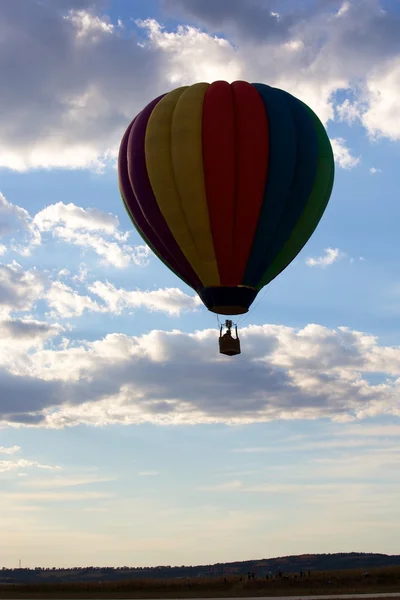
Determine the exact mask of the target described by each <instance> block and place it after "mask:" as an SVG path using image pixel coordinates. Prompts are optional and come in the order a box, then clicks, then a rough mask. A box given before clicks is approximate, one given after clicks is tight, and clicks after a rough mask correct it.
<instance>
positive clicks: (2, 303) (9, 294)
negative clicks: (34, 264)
mask: <svg viewBox="0 0 400 600" xmlns="http://www.w3.org/2000/svg"><path fill="white" fill-rule="evenodd" d="M43 290H44V279H43V276H42V275H41V274H40V273H39V272H38V271H37V270H36V269H29V270H24V269H23V267H22V266H21V265H20V264H19V263H17V262H15V261H13V262H12V263H10V264H8V265H5V264H2V263H0V315H1V314H2V313H3V314H5V313H6V314H9V313H10V311H27V310H30V309H31V308H32V307H33V306H34V304H35V303H36V302H37V300H38V299H39V298H40V297H41V296H42V294H43Z"/></svg>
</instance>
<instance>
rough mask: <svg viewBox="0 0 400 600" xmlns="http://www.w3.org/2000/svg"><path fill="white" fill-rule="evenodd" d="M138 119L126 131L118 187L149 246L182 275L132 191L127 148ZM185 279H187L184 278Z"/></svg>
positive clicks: (121, 150) (119, 163) (120, 153)
mask: <svg viewBox="0 0 400 600" xmlns="http://www.w3.org/2000/svg"><path fill="white" fill-rule="evenodd" d="M136 119H137V117H135V119H134V120H133V121H132V122H131V123H130V125H129V127H128V128H127V130H126V131H125V134H124V137H123V138H122V141H121V145H120V149H119V155H118V185H119V189H120V192H121V195H122V197H123V199H124V202H125V206H126V209H127V211H128V213H129V214H130V217H131V219H132V221H133V222H134V223H135V225H136V227H137V228H138V230H139V231H140V232H141V233H142V234H143V237H144V238H145V241H146V242H147V243H148V245H149V246H152V247H153V249H154V251H155V253H156V254H158V255H159V257H162V258H163V260H165V262H166V263H168V264H169V265H170V266H171V267H172V268H173V269H174V270H175V271H177V272H178V273H180V270H179V265H178V264H176V261H175V260H174V258H173V257H172V256H171V255H170V253H169V252H168V249H167V248H166V247H165V246H164V245H163V243H162V241H161V240H160V239H159V237H158V236H157V235H155V233H154V231H153V229H152V228H151V226H150V224H149V223H148V221H147V219H146V218H145V217H144V215H143V213H142V210H141V208H140V206H139V203H138V201H137V199H136V197H135V194H134V192H133V190H132V186H131V183H130V181H129V175H128V161H127V156H126V153H127V148H128V138H129V134H130V132H131V130H132V127H133V125H134V123H135V121H136ZM184 279H186V278H185V277H184ZM187 283H188V285H192V284H191V281H187Z"/></svg>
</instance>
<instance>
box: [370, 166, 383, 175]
mask: <svg viewBox="0 0 400 600" xmlns="http://www.w3.org/2000/svg"><path fill="white" fill-rule="evenodd" d="M369 172H370V173H371V175H376V173H382V169H377V168H376V167H371V168H370V170H369Z"/></svg>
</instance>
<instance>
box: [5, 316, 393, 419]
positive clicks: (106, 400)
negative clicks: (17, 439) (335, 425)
mask: <svg viewBox="0 0 400 600" xmlns="http://www.w3.org/2000/svg"><path fill="white" fill-rule="evenodd" d="M241 338H242V345H243V354H242V355H241V356H240V357H238V358H237V359H235V364H234V365H232V359H227V358H226V357H223V356H221V355H220V354H218V351H217V333H216V332H215V331H213V330H206V331H199V332H196V333H192V334H185V333H182V332H179V331H171V332H163V331H152V332H151V333H149V334H146V335H142V336H137V337H129V336H126V335H122V334H110V335H107V336H106V337H105V338H104V339H102V340H97V341H93V342H81V343H77V342H75V343H73V344H68V343H67V342H66V341H65V342H63V343H62V344H60V345H59V346H58V347H56V346H54V345H53V347H49V348H47V349H45V348H44V346H43V347H40V348H36V349H35V351H34V352H31V353H30V354H29V355H28V356H27V355H26V353H25V354H24V360H19V361H17V360H13V363H12V364H13V372H12V376H10V375H7V365H8V364H9V361H10V360H11V359H12V357H11V356H10V354H12V352H9V353H8V355H5V356H4V357H2V362H3V364H4V367H5V369H6V370H5V371H4V374H3V375H1V371H0V385H2V386H3V389H5V390H8V392H7V391H6V393H5V394H3V395H2V398H1V400H0V414H2V415H3V420H4V421H6V422H8V423H10V424H12V423H15V424H17V425H18V426H21V425H23V424H26V425H28V426H29V425H31V426H32V425H34V426H46V427H64V426H68V425H69V426H72V425H76V424H78V423H90V424H92V425H105V424H107V423H120V424H128V423H144V422H150V423H158V424H184V423H231V424H234V423H243V424H244V423H253V422H264V421H270V420H274V419H317V418H331V419H333V420H335V421H341V422H346V421H352V420H356V419H364V418H366V417H368V416H374V415H385V414H386V415H400V407H399V405H398V400H397V397H398V390H399V381H398V380H397V374H398V372H399V369H400V352H399V349H398V348H395V347H389V346H380V345H379V344H378V341H377V339H376V338H375V337H373V336H368V335H366V334H363V333H360V332H356V331H350V330H348V329H346V328H339V329H337V330H330V329H327V328H325V327H322V326H318V325H308V326H307V327H305V328H304V329H300V330H296V329H293V328H289V327H283V326H275V325H264V326H261V327H260V326H252V327H248V328H247V329H244V330H243V331H242V332H241ZM233 366H234V369H232V367H233ZM249 369H251V373H252V375H251V378H249V377H248V372H249ZM225 372H226V374H228V373H229V377H225V376H224V373H225ZM370 373H376V374H380V376H381V382H380V383H375V384H373V383H370V382H369V374H370ZM2 378H3V379H2ZM2 381H3V383H2ZM24 386H29V389H30V393H29V394H28V395H24V394H23V393H22V390H23V389H24ZM17 394H18V396H17ZM13 397H14V398H16V397H18V398H19V403H18V405H16V403H15V401H11V398H13ZM8 400H9V401H8Z"/></svg>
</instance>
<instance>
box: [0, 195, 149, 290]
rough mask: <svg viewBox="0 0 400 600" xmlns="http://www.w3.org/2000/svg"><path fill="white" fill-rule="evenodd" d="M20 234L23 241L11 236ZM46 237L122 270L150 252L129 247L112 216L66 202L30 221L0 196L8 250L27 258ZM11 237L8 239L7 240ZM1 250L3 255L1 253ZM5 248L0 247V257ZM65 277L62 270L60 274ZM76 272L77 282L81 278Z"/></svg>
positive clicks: (1, 230) (0, 226) (1, 232)
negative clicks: (81, 250)
mask: <svg viewBox="0 0 400 600" xmlns="http://www.w3.org/2000/svg"><path fill="white" fill-rule="evenodd" d="M21 230H22V231H23V232H24V236H23V238H24V239H23V240H20V241H17V240H16V237H15V236H18V234H19V233H21ZM46 234H48V235H51V236H52V237H53V238H54V239H56V240H58V241H60V242H63V243H67V244H72V245H75V246H78V247H80V248H82V249H84V250H88V249H90V250H92V251H94V252H95V253H96V254H97V256H99V257H100V259H101V262H102V263H103V264H105V265H112V266H114V267H117V268H121V269H122V268H125V267H128V266H129V265H131V264H135V265H138V266H145V265H147V264H148V261H149V256H150V249H149V248H148V246H147V245H146V244H139V245H137V246H131V245H129V244H128V237H129V232H125V233H122V232H121V231H120V230H119V221H118V218H117V217H116V216H115V215H112V214H111V213H106V212H103V211H100V210H98V209H96V208H86V209H85V208H82V207H80V206H77V205H75V204H73V203H72V202H70V203H69V204H64V203H63V202H57V203H56V204H50V205H49V206H46V207H45V208H43V209H42V210H40V211H39V212H38V213H36V214H35V215H34V216H33V217H31V215H30V214H29V213H28V211H27V210H25V209H24V208H21V207H20V206H17V205H14V204H11V202H9V201H8V200H7V199H6V198H5V197H4V196H3V195H2V194H0V236H2V237H4V238H5V237H8V238H9V249H10V250H13V251H14V252H16V253H18V254H20V255H22V256H28V255H30V254H31V253H32V250H33V249H34V248H35V247H38V246H40V245H41V244H42V242H43V239H45V238H44V236H45V235H46ZM10 236H12V237H10ZM3 249H4V251H3ZM6 251H7V247H6V246H5V245H4V244H2V245H1V246H0V254H5V253H6ZM61 272H62V273H64V274H65V272H66V271H65V269H64V270H62V271H61ZM85 272H87V271H85V269H84V268H83V269H81V270H80V279H81V280H82V277H83V278H84V276H85Z"/></svg>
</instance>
